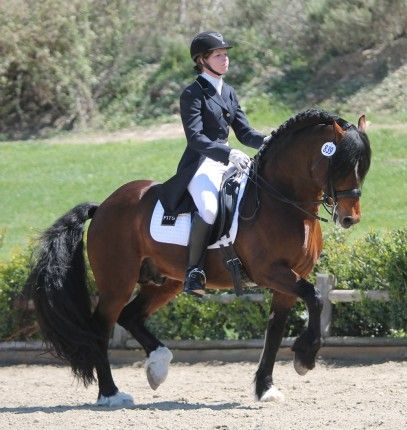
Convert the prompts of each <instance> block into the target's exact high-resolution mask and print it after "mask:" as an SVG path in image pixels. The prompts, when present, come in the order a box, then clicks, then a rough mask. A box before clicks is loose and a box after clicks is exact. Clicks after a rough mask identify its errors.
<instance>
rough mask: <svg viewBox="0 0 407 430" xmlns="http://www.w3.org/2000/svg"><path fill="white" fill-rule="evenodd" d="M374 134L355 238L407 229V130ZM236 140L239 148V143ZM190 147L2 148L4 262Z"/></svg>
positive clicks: (153, 175)
mask: <svg viewBox="0 0 407 430" xmlns="http://www.w3.org/2000/svg"><path fill="white" fill-rule="evenodd" d="M263 128H264V127H263ZM369 136H370V139H371V142H372V150H373V160H372V167H371V171H370V172H369V174H368V177H367V179H366V182H365V185H364V188H363V197H362V211H363V219H362V222H361V223H360V224H359V225H357V226H356V227H354V228H353V229H351V230H350V232H349V235H350V236H351V237H352V236H359V235H361V234H363V233H365V232H367V231H368V230H369V229H376V230H377V229H392V228H395V227H399V226H406V195H407V132H406V131H399V130H386V129H382V130H376V131H372V132H370V133H369ZM231 142H232V145H233V146H238V147H241V146H240V145H237V143H236V140H235V139H234V138H232V139H231ZM184 145H185V143H184V140H183V139H178V140H166V141H164V140H162V141H158V142H154V143H152V142H143V143H140V142H129V141H127V142H121V143H108V144H101V145H98V144H86V145H85V144H78V143H75V144H53V145H51V144H49V143H46V142H34V141H30V142H18V143H5V144H1V145H0V199H1V210H0V236H1V232H3V233H5V235H4V238H3V246H2V247H1V248H0V260H2V259H7V258H9V257H10V256H11V255H12V253H13V252H14V251H16V250H19V249H23V248H25V247H26V246H27V244H28V242H29V240H30V238H32V237H34V236H35V235H36V234H37V233H38V232H39V231H41V230H42V229H44V228H45V227H48V226H49V225H50V224H51V223H53V222H54V221H55V219H56V218H57V217H59V216H60V215H62V214H63V213H65V212H66V211H67V210H69V209H70V208H72V207H73V206H75V205H76V204H78V203H80V202H84V201H94V202H100V201H102V200H104V199H105V198H106V197H107V196H108V195H109V194H110V193H111V192H113V191H114V190H115V189H116V188H118V187H119V186H120V185H121V184H123V183H125V182H128V181H131V180H133V179H145V178H148V179H154V180H158V181H160V180H165V179H166V178H168V177H170V176H171V175H172V174H173V172H174V171H175V169H176V166H177V163H178V160H179V158H180V156H181V153H182V151H183V149H184ZM246 150H247V148H246ZM247 152H249V153H250V154H253V151H250V150H249V151H247ZM331 228H333V227H332V225H331V226H329V227H327V226H324V229H331Z"/></svg>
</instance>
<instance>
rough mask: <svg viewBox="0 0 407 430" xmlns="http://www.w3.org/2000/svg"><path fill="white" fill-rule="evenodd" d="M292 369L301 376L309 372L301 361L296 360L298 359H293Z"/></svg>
mask: <svg viewBox="0 0 407 430" xmlns="http://www.w3.org/2000/svg"><path fill="white" fill-rule="evenodd" d="M294 369H295V371H296V372H297V373H298V374H299V375H301V376H304V375H305V374H306V373H307V372H308V370H310V369H308V368H307V367H306V366H304V365H303V364H302V363H301V361H300V360H298V358H295V359H294Z"/></svg>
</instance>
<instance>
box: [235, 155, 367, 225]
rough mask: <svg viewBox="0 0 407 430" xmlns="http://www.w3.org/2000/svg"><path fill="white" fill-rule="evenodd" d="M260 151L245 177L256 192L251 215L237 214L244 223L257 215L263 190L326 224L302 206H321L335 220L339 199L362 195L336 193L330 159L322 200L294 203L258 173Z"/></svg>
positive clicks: (324, 220)
mask: <svg viewBox="0 0 407 430" xmlns="http://www.w3.org/2000/svg"><path fill="white" fill-rule="evenodd" d="M261 153H262V151H259V153H257V154H256V155H255V157H254V158H253V162H252V165H251V167H250V171H249V173H248V174H247V173H246V175H247V177H248V179H249V181H251V182H252V183H253V184H254V186H255V192H256V207H255V209H254V211H253V213H252V214H251V215H250V216H248V217H246V216H243V215H242V213H239V217H240V218H241V219H242V220H244V221H251V220H253V219H254V217H255V216H256V214H257V211H258V210H259V207H260V196H259V190H260V189H261V190H264V191H266V192H267V194H268V195H269V196H270V197H272V198H274V199H276V200H279V201H280V202H283V203H287V204H289V205H291V206H293V207H295V208H296V209H298V210H299V211H301V212H303V213H305V214H307V215H308V216H310V217H311V218H314V219H317V220H319V221H323V222H328V219H326V218H323V217H321V216H319V215H317V214H315V213H312V212H309V211H308V210H306V209H304V207H303V206H309V205H319V204H322V206H323V207H324V209H325V210H326V211H327V212H328V213H329V215H330V216H331V218H332V220H333V221H335V220H336V216H337V213H336V207H337V205H338V200H340V199H346V198H359V197H360V196H361V195H362V191H361V189H360V188H353V189H350V190H343V191H336V190H335V187H334V184H333V181H332V173H331V171H332V158H331V157H329V158H328V173H327V181H326V182H327V187H326V189H327V191H324V192H323V195H322V199H320V200H316V201H296V200H292V199H290V198H288V197H286V196H285V195H284V194H283V193H282V192H280V191H279V190H278V189H277V188H275V187H273V186H272V185H271V184H270V183H269V182H267V181H266V180H265V179H264V178H263V177H262V176H261V175H260V174H259V172H258V170H259V164H260V156H261Z"/></svg>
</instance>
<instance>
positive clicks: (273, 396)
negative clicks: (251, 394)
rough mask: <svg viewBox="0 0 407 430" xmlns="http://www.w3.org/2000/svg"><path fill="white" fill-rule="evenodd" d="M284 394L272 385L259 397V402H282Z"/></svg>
mask: <svg viewBox="0 0 407 430" xmlns="http://www.w3.org/2000/svg"><path fill="white" fill-rule="evenodd" d="M284 400H285V399H284V394H283V393H282V392H281V391H280V390H279V389H278V388H276V387H275V386H274V385H272V386H271V387H270V388H269V389H268V390H267V391H266V392H265V393H264V394H263V395H262V396H261V397H260V401H261V402H284Z"/></svg>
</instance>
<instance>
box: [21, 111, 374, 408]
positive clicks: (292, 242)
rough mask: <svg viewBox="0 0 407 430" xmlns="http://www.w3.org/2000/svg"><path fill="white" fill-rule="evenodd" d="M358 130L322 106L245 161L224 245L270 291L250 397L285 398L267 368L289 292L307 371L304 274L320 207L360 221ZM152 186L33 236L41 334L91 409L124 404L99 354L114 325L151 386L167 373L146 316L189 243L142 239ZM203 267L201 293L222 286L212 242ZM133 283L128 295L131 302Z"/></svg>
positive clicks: (170, 291)
mask: <svg viewBox="0 0 407 430" xmlns="http://www.w3.org/2000/svg"><path fill="white" fill-rule="evenodd" d="M365 128H366V120H365V117H364V115H363V116H361V117H360V118H359V121H358V126H357V127H356V126H354V125H352V124H349V123H347V122H346V121H344V120H343V119H341V118H339V117H337V116H335V115H333V114H330V113H328V112H325V111H320V110H316V109H312V110H308V111H305V112H302V113H299V114H297V115H296V116H294V117H292V118H290V119H289V120H288V121H286V122H285V123H284V124H283V125H281V126H280V127H279V128H278V129H277V130H275V131H273V132H272V137H271V140H270V142H269V143H268V144H267V145H266V146H264V147H263V148H262V149H261V150H260V151H259V153H258V154H257V155H256V156H255V158H254V161H253V166H254V167H253V168H252V170H251V173H250V181H248V185H247V187H248V189H247V190H246V197H245V198H244V200H243V202H242V204H241V206H240V221H239V227H238V233H237V237H236V240H235V244H234V246H235V250H236V253H237V255H238V256H239V258H240V260H241V262H242V264H243V266H244V268H245V270H246V272H247V274H248V276H249V278H250V279H251V280H252V281H253V282H254V283H255V284H256V285H258V286H259V287H261V288H265V289H269V290H271V291H272V293H273V298H272V304H271V309H270V316H269V319H268V323H267V331H266V335H265V342H264V349H263V352H262V355H261V359H260V362H259V366H258V369H257V372H256V375H255V382H254V383H255V395H256V397H257V399H258V400H261V401H270V400H279V399H282V397H283V396H282V393H281V392H280V391H279V390H278V389H277V388H276V387H275V385H274V384H273V367H274V362H275V359H276V354H277V350H278V348H279V346H280V343H281V340H282V337H283V333H284V327H285V323H286V320H287V317H288V314H289V312H290V310H291V308H292V307H293V305H294V304H295V303H296V301H297V299H302V300H303V301H304V303H305V304H306V307H307V310H308V313H309V320H308V325H307V327H306V328H305V330H304V332H303V333H302V334H301V335H300V336H299V337H298V338H297V339H296V340H295V342H294V344H293V347H292V349H293V351H294V352H295V357H294V367H295V370H296V371H297V372H298V373H299V374H301V375H303V374H305V373H306V372H307V371H308V370H310V369H312V368H314V366H315V357H316V354H317V351H318V349H319V348H320V345H321V340H320V336H321V330H320V313H321V309H322V304H321V299H320V294H319V292H318V291H317V290H316V289H315V287H314V285H312V284H311V283H310V282H308V281H307V280H306V277H307V275H309V273H310V272H311V270H312V268H313V267H314V265H315V263H316V261H317V259H318V257H319V255H320V253H321V250H322V234H321V227H320V222H319V221H320V219H321V218H320V217H319V216H318V210H319V207H320V205H321V203H325V204H327V203H329V204H330V205H331V209H332V215H333V218H334V220H335V221H336V222H337V223H339V224H340V225H341V226H342V227H344V228H349V227H350V226H352V225H354V224H356V223H358V222H359V220H360V217H361V208H360V201H359V200H360V196H361V191H360V190H361V185H362V183H363V180H364V178H365V176H366V173H367V172H368V169H369V166H370V158H371V150H370V143H369V139H368V137H367V135H366V133H365ZM156 186H157V184H156V183H154V182H153V181H150V180H136V181H133V182H130V183H128V184H125V185H123V186H122V187H120V188H119V189H118V190H116V191H115V192H114V193H113V194H112V195H111V196H110V197H108V198H107V199H106V200H105V201H104V202H103V203H101V204H100V205H96V204H91V203H84V204H80V205H78V206H76V207H75V208H73V209H72V210H70V211H69V212H68V213H66V214H65V215H64V216H62V217H61V218H60V219H58V220H57V221H56V222H55V223H54V225H53V226H51V227H50V228H49V229H48V230H46V231H45V232H44V233H43V235H42V238H41V241H40V244H39V247H38V250H37V253H36V259H35V262H34V265H33V268H32V271H31V274H30V276H29V278H28V281H27V285H28V286H29V287H30V288H31V289H32V294H33V298H34V303H35V307H36V311H37V317H38V322H39V324H40V327H41V330H42V333H43V336H44V339H45V341H46V342H47V343H48V344H49V345H50V346H52V348H53V350H54V352H55V353H56V354H57V355H58V356H59V357H61V358H62V359H64V360H65V361H67V362H68V363H69V364H70V366H71V368H72V371H73V373H74V375H75V376H76V377H78V378H79V379H80V380H82V381H83V383H84V385H85V386H87V385H89V384H90V383H92V382H95V381H96V379H97V381H98V384H99V395H98V400H97V404H99V405H105V406H126V405H131V404H132V402H133V399H132V397H131V396H130V395H128V394H126V393H122V392H120V391H119V390H118V388H117V387H116V385H115V383H114V380H113V377H112V373H111V368H110V363H109V359H108V354H107V349H108V339H109V333H110V331H111V329H112V327H113V326H114V324H115V323H116V322H117V323H118V324H120V325H121V326H122V327H124V328H125V329H126V330H128V331H129V332H130V333H131V334H132V335H133V336H134V338H135V339H136V340H137V341H138V342H139V343H140V344H141V346H142V347H143V349H144V350H145V352H146V355H147V360H146V373H147V379H148V382H149V383H150V386H151V387H152V388H153V389H156V388H157V387H158V386H159V385H160V384H161V383H162V382H163V381H164V380H165V378H166V376H167V372H168V366H169V363H170V361H171V359H172V353H171V351H170V350H169V349H168V348H166V347H165V346H164V345H163V344H162V343H161V342H160V341H159V340H158V339H157V338H156V337H155V336H154V335H153V334H152V333H150V331H149V330H148V329H147V328H146V326H145V320H146V318H147V317H148V316H150V315H151V314H152V313H154V312H155V311H157V309H159V308H160V307H161V306H163V305H165V304H166V303H168V302H169V301H170V300H171V299H173V298H174V297H175V296H176V295H177V294H178V293H179V292H180V291H181V290H182V280H183V278H184V272H185V267H186V262H187V250H186V247H184V246H180V245H172V244H167V243H158V242H156V241H154V240H153V239H152V237H151V235H150V230H149V223H150V218H151V214H152V211H153V209H154V206H155V204H156V202H157V193H156V192H155V191H156V190H155V187H156ZM158 186H159V185H158ZM88 219H92V221H91V223H90V225H89V229H88V234H87V255H88V259H89V263H90V267H91V270H92V272H93V274H94V277H95V281H96V285H97V289H98V293H99V300H98V303H97V306H96V308H95V310H94V311H93V312H92V307H91V303H90V298H89V293H88V288H87V279H86V265H85V258H84V249H83V244H84V240H83V234H84V228H85V226H84V225H85V222H86V221H87V220H88ZM205 272H206V274H207V286H208V287H209V288H217V289H228V288H232V285H233V284H232V279H231V276H230V274H229V272H228V271H227V270H226V268H225V266H224V264H223V261H222V254H221V251H220V250H219V249H211V250H209V252H208V254H207V258H206V264H205ZM136 284H138V285H139V290H138V294H137V295H136V296H135V297H134V298H133V299H131V297H132V294H133V291H134V290H135V286H136ZM214 323H216V322H214Z"/></svg>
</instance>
